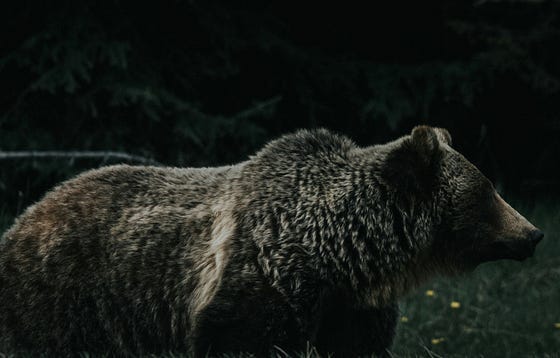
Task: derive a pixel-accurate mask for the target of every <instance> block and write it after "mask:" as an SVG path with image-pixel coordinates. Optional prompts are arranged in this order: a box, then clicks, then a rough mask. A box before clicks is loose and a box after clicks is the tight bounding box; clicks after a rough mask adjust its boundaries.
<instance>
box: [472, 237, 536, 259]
mask: <svg viewBox="0 0 560 358" xmlns="http://www.w3.org/2000/svg"><path fill="white" fill-rule="evenodd" d="M536 246H537V242H535V241H531V240H500V241H494V242H491V243H489V244H486V245H481V246H480V247H477V248H475V249H474V250H472V251H471V252H467V253H466V255H467V256H471V259H472V260H476V261H478V263H484V262H491V261H497V260H515V261H524V260H525V259H527V258H529V257H531V256H533V254H534V253H535V248H536Z"/></svg>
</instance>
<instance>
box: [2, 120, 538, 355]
mask: <svg viewBox="0 0 560 358" xmlns="http://www.w3.org/2000/svg"><path fill="white" fill-rule="evenodd" d="M542 237H543V234H542V232H540V231H539V230H538V229H537V228H535V227H534V226H533V225H531V223H529V222H528V221H527V220H526V219H525V218H524V217H523V216H521V215H520V214H519V213H517V212H516V211H515V210H514V209H512V208H511V207H510V206H509V205H508V204H507V203H506V202H504V200H502V198H501V197H500V196H499V195H498V194H497V193H496V191H495V190H494V188H493V187H492V184H491V183H490V181H488V179H486V178H485V177H484V176H483V175H482V174H481V173H480V172H479V171H478V170H477V169H476V168H475V166H473V165H472V164H471V163H469V162H468V161H467V160H466V159H465V158H464V157H463V156H462V155H461V154H459V153H458V152H456V151H455V150H454V149H453V148H452V147H451V137H450V135H449V133H448V132H447V131H446V130H444V129H440V128H431V127H427V126H419V127H416V128H414V129H413V131H412V133H411V134H410V135H406V136H404V137H402V138H399V139H397V140H395V141H393V142H390V143H387V144H384V145H374V146H371V147H365V148H363V147H358V146H356V145H355V144H354V143H353V142H352V141H350V140H349V139H347V138H345V137H343V136H340V135H336V134H333V133H331V132H329V131H327V130H322V129H320V130H301V131H299V132H297V133H295V134H291V135H286V136H284V137H281V138H280V139H277V140H274V141H272V142H270V143H269V144H267V145H266V146H265V147H264V149H262V150H261V151H260V152H258V153H257V154H256V155H254V156H252V157H250V159H249V160H247V161H245V162H242V163H239V164H237V165H233V166H225V167H218V168H201V169H193V168H160V167H142V166H138V167H135V166H127V165H118V166H110V167H106V168H101V169H98V170H92V171H89V172H87V173H84V174H82V175H80V176H78V177H77V178H74V179H71V180H69V181H67V182H64V183H62V184H61V185H59V186H58V187H56V188H55V189H53V190H52V191H51V192H49V193H48V194H46V196H45V197H44V198H43V199H42V200H41V201H39V202H38V203H36V204H35V205H33V206H31V207H30V208H28V209H27V210H26V211H25V213H23V214H22V215H21V216H20V217H19V218H18V219H17V220H16V222H15V224H14V225H13V227H12V228H11V229H9V230H8V231H7V232H6V233H5V234H4V236H3V239H2V242H1V244H0V245H1V246H0V351H3V352H37V353H38V352H42V353H46V354H50V355H54V356H62V355H64V356H70V355H75V354H76V353H78V352H89V353H94V354H95V353H103V354H108V355H119V356H126V355H143V354H149V353H158V352H186V353H187V354H190V355H193V356H195V357H201V356H206V355H208V354H209V355H217V354H220V353H224V352H250V353H253V354H255V355H257V356H266V355H268V354H270V353H271V351H274V350H276V349H277V350H279V351H282V352H297V351H305V350H306V348H307V347H315V348H316V349H317V350H318V352H320V353H323V354H325V355H326V354H330V355H334V356H357V355H371V354H377V355H379V354H384V353H386V352H387V349H389V348H390V346H391V343H392V340H393V336H394V334H395V326H396V319H397V300H398V299H399V298H400V297H402V295H403V294H404V293H406V292H407V291H408V290H410V289H411V288H413V287H414V286H416V285H417V284H418V283H420V282H423V281H424V280H425V279H427V278H429V277H430V276H432V275H435V274H453V273H460V272H465V271H469V270H472V269H474V268H475V267H476V266H477V265H478V264H480V263H482V262H487V261H492V260H498V259H516V260H523V259H525V258H527V257H529V256H531V255H532V254H533V251H534V249H535V246H536V244H537V243H538V242H539V241H540V240H541V239H542Z"/></svg>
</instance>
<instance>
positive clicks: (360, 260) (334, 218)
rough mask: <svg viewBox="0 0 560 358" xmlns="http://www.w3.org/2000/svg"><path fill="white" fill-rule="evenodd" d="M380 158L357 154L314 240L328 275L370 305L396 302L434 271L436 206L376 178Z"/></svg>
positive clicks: (331, 194)
mask: <svg viewBox="0 0 560 358" xmlns="http://www.w3.org/2000/svg"><path fill="white" fill-rule="evenodd" d="M381 159H382V158H381ZM379 162H382V160H380V158H376V157H375V156H371V155H370V156H367V157H365V158H360V157H356V160H355V162H354V163H352V164H353V165H352V166H351V167H352V168H353V169H352V172H351V173H350V174H349V175H340V176H339V178H341V177H344V178H345V180H340V179H339V180H337V181H332V184H331V185H330V188H328V190H325V192H326V193H328V194H326V195H325V199H324V200H323V201H322V202H321V205H319V207H320V208H319V209H318V210H317V212H316V216H317V217H319V218H320V219H318V220H320V223H319V225H318V226H319V227H321V228H322V230H321V232H320V233H319V234H318V235H316V236H315V239H316V240H317V241H316V242H315V243H313V247H315V253H314V254H315V255H317V257H319V258H321V260H322V262H321V264H322V267H323V271H324V274H326V277H331V278H336V282H337V283H338V284H341V283H342V284H344V285H346V286H349V287H351V288H352V290H353V291H354V292H356V293H357V294H358V296H359V297H360V298H361V301H362V302H364V303H365V304H367V305H382V304H383V303H384V302H390V301H392V300H394V299H396V298H398V297H400V296H402V295H403V294H404V293H405V292H406V291H407V290H409V289H410V288H413V287H415V286H417V285H418V284H419V283H421V282H423V281H424V280H425V279H426V278H428V277H429V276H430V275H431V274H432V273H433V270H432V267H431V263H430V262H429V260H428V257H427V255H428V253H429V249H428V247H429V245H430V244H431V242H432V241H433V230H434V226H435V225H434V221H435V220H436V218H437V215H435V213H434V207H436V205H434V203H428V202H421V201H415V200H414V198H413V196H412V194H411V195H410V196H407V195H403V193H399V192H397V191H395V190H391V188H390V186H387V185H386V184H384V183H383V181H382V180H381V179H380V178H379V177H377V176H376V172H377V171H376V170H375V166H376V165H378V164H377V163H379ZM309 229H310V230H311V229H313V228H312V227H310V228H309Z"/></svg>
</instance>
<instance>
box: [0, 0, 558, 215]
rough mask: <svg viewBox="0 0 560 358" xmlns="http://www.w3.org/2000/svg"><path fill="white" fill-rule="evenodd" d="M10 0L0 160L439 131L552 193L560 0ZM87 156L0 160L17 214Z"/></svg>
mask: <svg viewBox="0 0 560 358" xmlns="http://www.w3.org/2000/svg"><path fill="white" fill-rule="evenodd" d="M378 3H379V2H375V1H371V2H369V3H365V2H354V1H345V2H333V3H330V2H311V1H309V2H305V1H300V2H291V1H276V0H259V1H242V2H235V1H226V0H223V1H217V0H204V1H202V0H191V1H188V0H181V1H180V0H175V1H165V2H137V1H127V0H118V1H117V0H112V1H111V0H107V1H98V2H95V1H53V2H46V1H38V0H36V1H14V0H6V1H3V2H2V5H0V24H1V25H0V26H1V28H0V29H2V31H0V49H1V50H0V93H1V94H0V152H1V151H13V150H63V151H66V150H118V151H124V152H128V153H131V154H136V155H141V156H144V157H147V158H152V159H155V160H157V161H158V162H160V163H164V164H166V165H176V166H211V165H219V164H230V163H234V162H238V161H241V160H244V159H246V158H247V156H248V155H249V154H251V153H253V152H254V151H255V150H257V149H258V148H259V147H260V146H262V145H263V144H264V143H265V142H267V141H268V140H270V139H272V138H274V137H277V136H279V135H281V134H284V133H287V132H290V131H293V130H295V129H297V128H303V127H305V128H309V127H318V126H320V127H327V128H330V129H333V130H336V131H338V132H342V133H345V134H347V135H348V136H350V137H351V138H353V139H354V140H355V141H356V142H358V143H359V144H361V145H368V144H372V143H381V142H385V141H388V140H391V139H394V138H396V137H397V136H400V135H403V134H407V133H409V131H410V130H411V128H412V127H413V126H414V125H416V124H420V123H428V124H432V125H438V126H443V127H446V128H448V129H449V130H450V132H451V134H452V136H453V140H454V145H455V147H456V148H457V149H458V150H459V151H461V152H462V153H463V154H465V155H466V156H467V158H469V159H470V160H471V161H472V162H474V163H475V164H476V165H478V166H479V168H481V170H482V171H483V172H484V173H485V174H486V175H487V176H488V177H489V178H491V179H492V180H493V181H494V183H495V184H496V185H497V187H498V188H499V190H501V191H503V192H506V193H508V194H510V195H514V196H516V197H518V198H521V199H522V200H533V201H534V200H538V198H539V197H542V196H547V197H554V196H556V195H558V193H560V191H559V190H558V185H557V183H558V182H559V180H558V179H559V178H560V175H559V172H560V171H559V170H557V166H558V158H559V157H560V96H559V95H560V19H559V15H560V11H559V10H560V4H559V3H558V2H546V1H534V0H533V1H511V2H507V1H481V0H479V1H417V2H405V1H389V2H385V3H383V5H376V4H378ZM116 162H119V160H115V159H113V158H109V157H107V158H97V159H68V158H64V159H62V158H54V159H44V158H36V159H21V158H20V159H0V211H2V212H0V214H2V213H3V214H5V215H8V216H14V215H16V214H17V213H19V212H21V210H22V209H24V208H25V207H26V206H27V205H28V204H30V203H32V202H33V201H34V200H37V199H38V198H39V197H40V196H41V195H42V194H43V193H44V192H45V191H46V190H47V189H49V188H50V187H52V186H53V185H54V184H55V183H57V182H58V181H60V180H63V179H65V178H68V177H69V176H71V175H73V174H75V173H78V172H80V171H83V170H85V169H88V168H92V167H98V166H100V165H106V164H111V163H116Z"/></svg>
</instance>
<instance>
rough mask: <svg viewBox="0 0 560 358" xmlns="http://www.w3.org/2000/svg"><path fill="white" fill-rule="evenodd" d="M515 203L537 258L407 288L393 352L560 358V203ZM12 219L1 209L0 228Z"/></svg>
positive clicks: (398, 354) (486, 266) (401, 354)
mask: <svg viewBox="0 0 560 358" xmlns="http://www.w3.org/2000/svg"><path fill="white" fill-rule="evenodd" d="M515 206H516V207H517V208H519V209H521V210H520V211H521V212H522V213H523V214H525V215H526V217H527V218H529V219H530V220H531V221H532V222H533V223H534V224H535V225H537V226H538V227H539V228H541V229H542V230H543V231H544V232H545V234H546V236H545V239H544V240H543V242H542V243H541V244H540V245H539V246H538V248H537V251H536V254H535V256H534V257H533V258H531V259H528V260H526V261H525V262H522V263H518V262H513V261H503V262H495V263H488V264H484V265H482V266H480V267H479V268H478V269H477V270H475V272H473V273H471V274H468V275H465V276H463V277H455V278H449V277H446V278H438V279H435V280H432V281H430V282H429V283H427V284H425V285H424V286H422V287H420V288H419V289H417V290H415V291H413V292H412V293H410V294H409V295H408V296H407V297H405V298H404V299H403V300H402V301H401V322H400V323H399V327H398V332H397V337H396V339H395V344H394V346H393V352H392V353H393V355H394V356H395V357H430V356H433V357H438V356H443V357H467V356H468V357H556V358H560V328H559V327H555V324H558V323H560V238H559V236H560V204H554V203H539V204H537V205H533V206H532V207H529V206H525V207H523V205H515ZM11 222H12V218H10V217H7V216H6V215H2V211H0V232H3V230H4V229H6V228H7V227H8V225H10V224H11ZM428 290H432V291H433V295H431V296H429V295H427V294H426V291H428ZM451 302H459V304H460V307H459V308H452V307H451ZM405 321H406V322H405ZM302 356H303V357H305V356H307V357H313V356H315V355H314V354H310V353H307V354H302Z"/></svg>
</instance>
